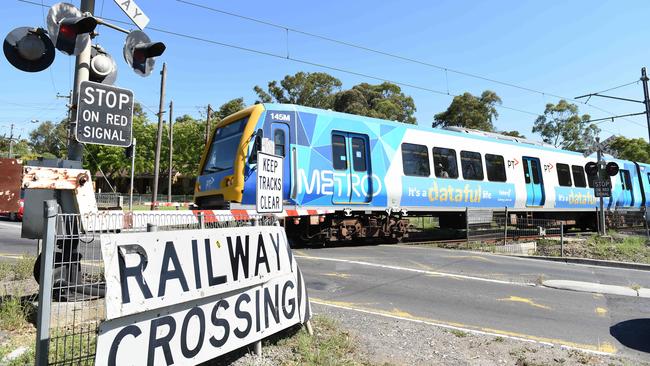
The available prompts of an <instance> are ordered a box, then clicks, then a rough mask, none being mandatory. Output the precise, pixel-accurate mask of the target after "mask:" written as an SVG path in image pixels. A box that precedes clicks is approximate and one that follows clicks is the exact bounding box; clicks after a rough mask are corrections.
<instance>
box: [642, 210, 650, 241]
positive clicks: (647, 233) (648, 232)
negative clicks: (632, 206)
mask: <svg viewBox="0 0 650 366" xmlns="http://www.w3.org/2000/svg"><path fill="white" fill-rule="evenodd" d="M643 226H644V227H645V237H646V238H650V230H648V210H643Z"/></svg>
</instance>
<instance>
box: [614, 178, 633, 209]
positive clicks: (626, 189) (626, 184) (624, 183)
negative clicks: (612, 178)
mask: <svg viewBox="0 0 650 366" xmlns="http://www.w3.org/2000/svg"><path fill="white" fill-rule="evenodd" d="M618 177H619V179H620V181H621V194H620V195H619V196H618V202H617V206H621V207H630V206H633V205H634V193H633V190H632V179H631V178H630V171H629V170H627V169H621V170H620V171H619V172H618Z"/></svg>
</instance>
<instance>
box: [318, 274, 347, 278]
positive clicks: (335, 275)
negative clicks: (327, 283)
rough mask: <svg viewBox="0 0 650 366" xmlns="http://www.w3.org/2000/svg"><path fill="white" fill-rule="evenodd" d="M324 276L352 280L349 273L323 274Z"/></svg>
mask: <svg viewBox="0 0 650 366" xmlns="http://www.w3.org/2000/svg"><path fill="white" fill-rule="evenodd" d="M323 276H330V277H340V278H350V275H349V274H347V273H323Z"/></svg>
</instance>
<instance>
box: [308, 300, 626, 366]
mask: <svg viewBox="0 0 650 366" xmlns="http://www.w3.org/2000/svg"><path fill="white" fill-rule="evenodd" d="M310 301H311V302H313V303H314V304H318V305H322V306H329V307H333V308H338V309H345V310H352V311H357V312H360V313H366V314H372V315H378V316H383V317H386V318H393V319H398V320H405V321H408V322H413V323H420V324H427V325H432V326H435V327H440V328H445V329H455V330H460V331H463V332H467V333H473V334H480V335H487V336H492V337H501V338H508V339H512V340H516V341H521V342H528V343H534V344H541V345H545V346H559V347H560V348H564V349H572V350H577V351H581V352H586V353H591V354H596V355H602V356H611V355H612V354H614V353H615V352H603V351H595V350H592V349H587V348H580V347H573V346H569V345H565V344H562V343H552V342H545V341H538V340H535V339H530V338H523V337H515V336H511V335H507V334H501V333H492V332H486V331H482V330H476V329H471V328H463V327H458V326H454V325H449V324H441V323H436V322H432V321H427V320H421V319H413V318H409V317H402V316H398V315H392V314H386V313H382V312H378V311H372V310H366V309H357V308H354V307H350V306H342V305H336V304H331V303H328V302H321V301H318V300H313V299H312V300H310Z"/></svg>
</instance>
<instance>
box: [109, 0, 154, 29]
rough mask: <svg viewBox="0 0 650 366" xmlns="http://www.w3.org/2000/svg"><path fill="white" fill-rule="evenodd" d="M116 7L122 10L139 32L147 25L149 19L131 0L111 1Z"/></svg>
mask: <svg viewBox="0 0 650 366" xmlns="http://www.w3.org/2000/svg"><path fill="white" fill-rule="evenodd" d="M113 1H115V3H116V4H117V6H119V7H120V9H122V11H123V12H124V14H126V16H127V17H129V18H130V19H131V21H132V22H133V24H135V25H136V26H137V27H138V28H140V30H144V27H146V26H147V24H149V17H148V16H146V15H145V13H144V12H143V11H142V10H141V9H140V7H139V6H138V5H137V4H136V3H135V1H133V0H113Z"/></svg>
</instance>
